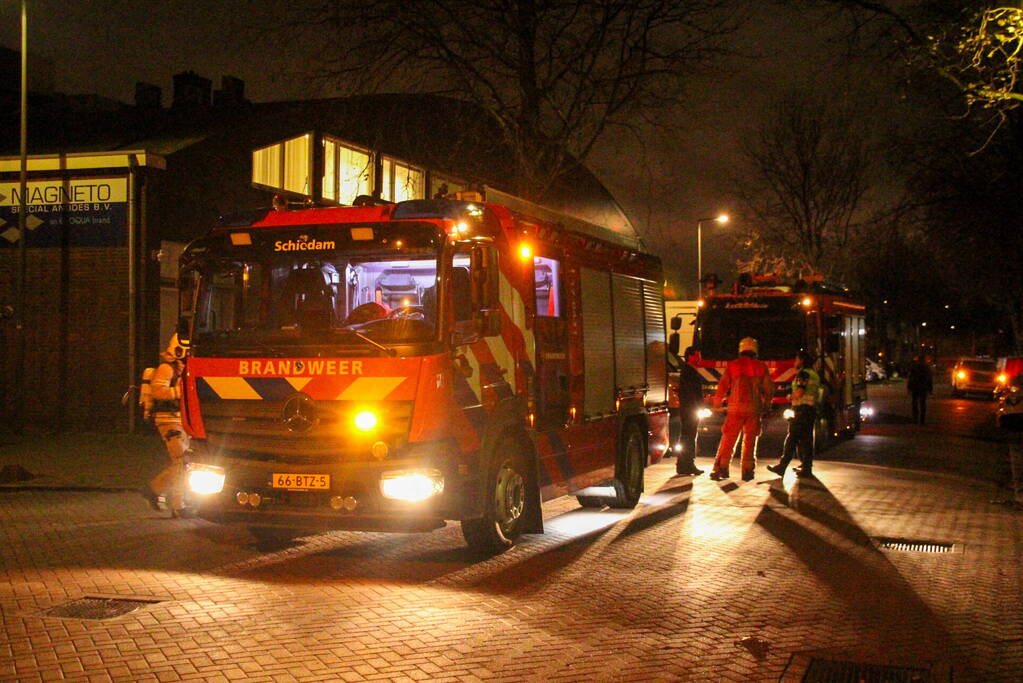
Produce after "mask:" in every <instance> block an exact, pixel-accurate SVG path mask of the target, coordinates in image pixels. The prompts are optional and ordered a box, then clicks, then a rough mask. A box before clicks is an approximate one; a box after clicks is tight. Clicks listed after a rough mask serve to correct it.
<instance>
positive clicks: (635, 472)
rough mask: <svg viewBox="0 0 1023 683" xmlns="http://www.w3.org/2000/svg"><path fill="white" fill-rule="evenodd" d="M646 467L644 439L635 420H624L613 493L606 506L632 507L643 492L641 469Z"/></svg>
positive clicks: (619, 441)
mask: <svg viewBox="0 0 1023 683" xmlns="http://www.w3.org/2000/svg"><path fill="white" fill-rule="evenodd" d="M645 468H646V439H644V438H643V432H642V431H641V430H640V428H639V425H638V424H636V423H635V422H632V421H630V422H626V423H625V426H624V427H623V428H622V433H621V436H620V437H619V440H618V464H617V466H616V467H615V479H614V489H615V495H614V497H613V498H611V499H610V500H609V501H608V503H607V504H608V507H612V508H626V509H628V508H634V507H636V503H638V502H639V497H640V496H641V495H642V494H643V470H644V469H645Z"/></svg>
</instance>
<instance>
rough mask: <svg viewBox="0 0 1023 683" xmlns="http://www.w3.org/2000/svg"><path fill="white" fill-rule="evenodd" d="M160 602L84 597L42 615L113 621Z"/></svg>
mask: <svg viewBox="0 0 1023 683" xmlns="http://www.w3.org/2000/svg"><path fill="white" fill-rule="evenodd" d="M158 602H161V601H160V600H144V599H138V598H95V597H84V598H79V599H78V600H72V601H71V602H66V603H64V604H63V605H57V606H56V607H51V608H50V609H47V610H43V612H42V613H43V614H44V615H46V616H48V617H61V618H64V619H96V620H101V619H113V618H114V617H119V616H122V615H125V614H128V613H129V612H134V611H135V610H137V609H140V608H142V607H145V606H147V605H153V604H156V603H158Z"/></svg>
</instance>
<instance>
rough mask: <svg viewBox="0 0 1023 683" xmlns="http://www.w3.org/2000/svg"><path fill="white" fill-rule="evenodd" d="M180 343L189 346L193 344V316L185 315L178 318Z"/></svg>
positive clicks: (185, 346)
mask: <svg viewBox="0 0 1023 683" xmlns="http://www.w3.org/2000/svg"><path fill="white" fill-rule="evenodd" d="M177 333H178V343H179V344H181V346H182V347H184V348H186V349H187V348H188V347H189V346H191V344H192V316H189V315H183V316H181V317H180V318H178V329H177Z"/></svg>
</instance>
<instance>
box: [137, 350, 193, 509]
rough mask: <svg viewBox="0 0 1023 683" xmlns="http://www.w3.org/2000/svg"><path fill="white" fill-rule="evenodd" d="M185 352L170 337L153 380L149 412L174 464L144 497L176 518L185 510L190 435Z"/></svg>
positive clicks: (153, 505) (157, 477)
mask: <svg viewBox="0 0 1023 683" xmlns="http://www.w3.org/2000/svg"><path fill="white" fill-rule="evenodd" d="M184 358H185V349H184V347H183V346H181V345H180V343H179V342H178V335H176V334H175V335H174V336H172V337H171V338H170V342H169V343H168V344H167V348H166V349H164V350H163V351H161V352H160V365H158V366H157V368H156V371H155V372H154V373H153V376H152V378H151V379H150V393H151V395H152V400H153V405H152V409H151V411H150V415H151V416H152V419H153V423H154V424H155V425H156V429H157V431H158V432H160V437H161V438H162V439H163V442H164V444H166V446H167V455H169V456H170V459H171V462H170V464H169V465H168V466H167V467H165V468H164V469H163V470H162V471H161V472H160V473H159V474H157V475H156V476H155V477H154V478H153V479H152V481H150V482H149V486H148V487H147V488H146V490H144V491H143V495H144V496H145V497H146V499H147V500H148V501H149V504H150V506H152V507H153V509H154V510H160V509H163V508H161V505H160V503H161V501H162V502H163V504H164V506H166V508H167V509H170V511H171V514H172V515H173V516H174V517H177V516H179V515H180V514H181V512H182V510H184V507H185V506H184V497H183V481H182V479H183V476H184V466H185V452H186V451H187V450H188V434H186V433H185V430H184V429H183V428H182V426H181V406H180V399H181V385H180V380H181V373H182V370H184V367H185V363H184Z"/></svg>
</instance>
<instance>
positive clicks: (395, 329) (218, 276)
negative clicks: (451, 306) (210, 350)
mask: <svg viewBox="0 0 1023 683" xmlns="http://www.w3.org/2000/svg"><path fill="white" fill-rule="evenodd" d="M303 237H306V236H305V235H303ZM285 239H287V240H288V241H287V242H284V241H283V240H282V238H281V236H279V235H277V236H269V237H267V236H263V235H261V239H260V244H257V245H252V246H250V247H248V248H246V249H242V250H230V251H231V252H233V253H231V254H227V253H224V252H225V251H229V249H224V248H221V247H220V245H217V246H216V248H213V247H211V248H208V249H207V250H206V253H201V254H197V255H196V256H197V258H196V261H195V265H196V268H197V271H198V275H199V278H198V292H197V297H196V309H195V328H194V332H193V336H194V338H195V341H196V343H197V344H198V345H199V346H202V345H204V344H208V345H210V346H215V347H225V346H234V345H238V346H241V345H246V346H247V345H250V344H262V345H265V347H266V348H268V349H271V348H272V349H273V350H281V352H282V353H287V350H286V348H284V349H282V347H289V346H296V345H302V346H306V345H309V344H322V343H329V344H332V345H352V346H356V347H359V348H361V349H364V352H366V353H373V352H378V351H379V349H380V348H381V345H386V344H389V343H410V342H425V341H431V340H434V339H435V338H436V319H437V264H438V255H439V241H437V242H436V243H423V240H419V244H418V246H417V245H415V244H411V245H410V244H409V242H408V241H404V240H393V239H392V240H372V241H366V242H363V243H360V242H347V243H343V242H339V241H338V240H333V241H328V240H323V239H317V238H307V239H306V241H305V242H301V244H311V245H314V246H312V247H303V248H300V249H298V248H296V249H279V248H277V247H276V246H274V245H280V244H282V243H285V244H292V243H295V244H298V243H300V242H298V241H297V240H295V239H294V238H292V237H288V238H285ZM431 241H432V240H431ZM328 242H329V244H330V245H331V246H330V248H326V247H324V248H317V247H320V246H321V245H324V244H327V243H328ZM263 245H270V246H268V247H267V248H261V247H262V246H263ZM367 338H368V340H367ZM373 342H376V344H374V343H373ZM225 350H226V349H225Z"/></svg>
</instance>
